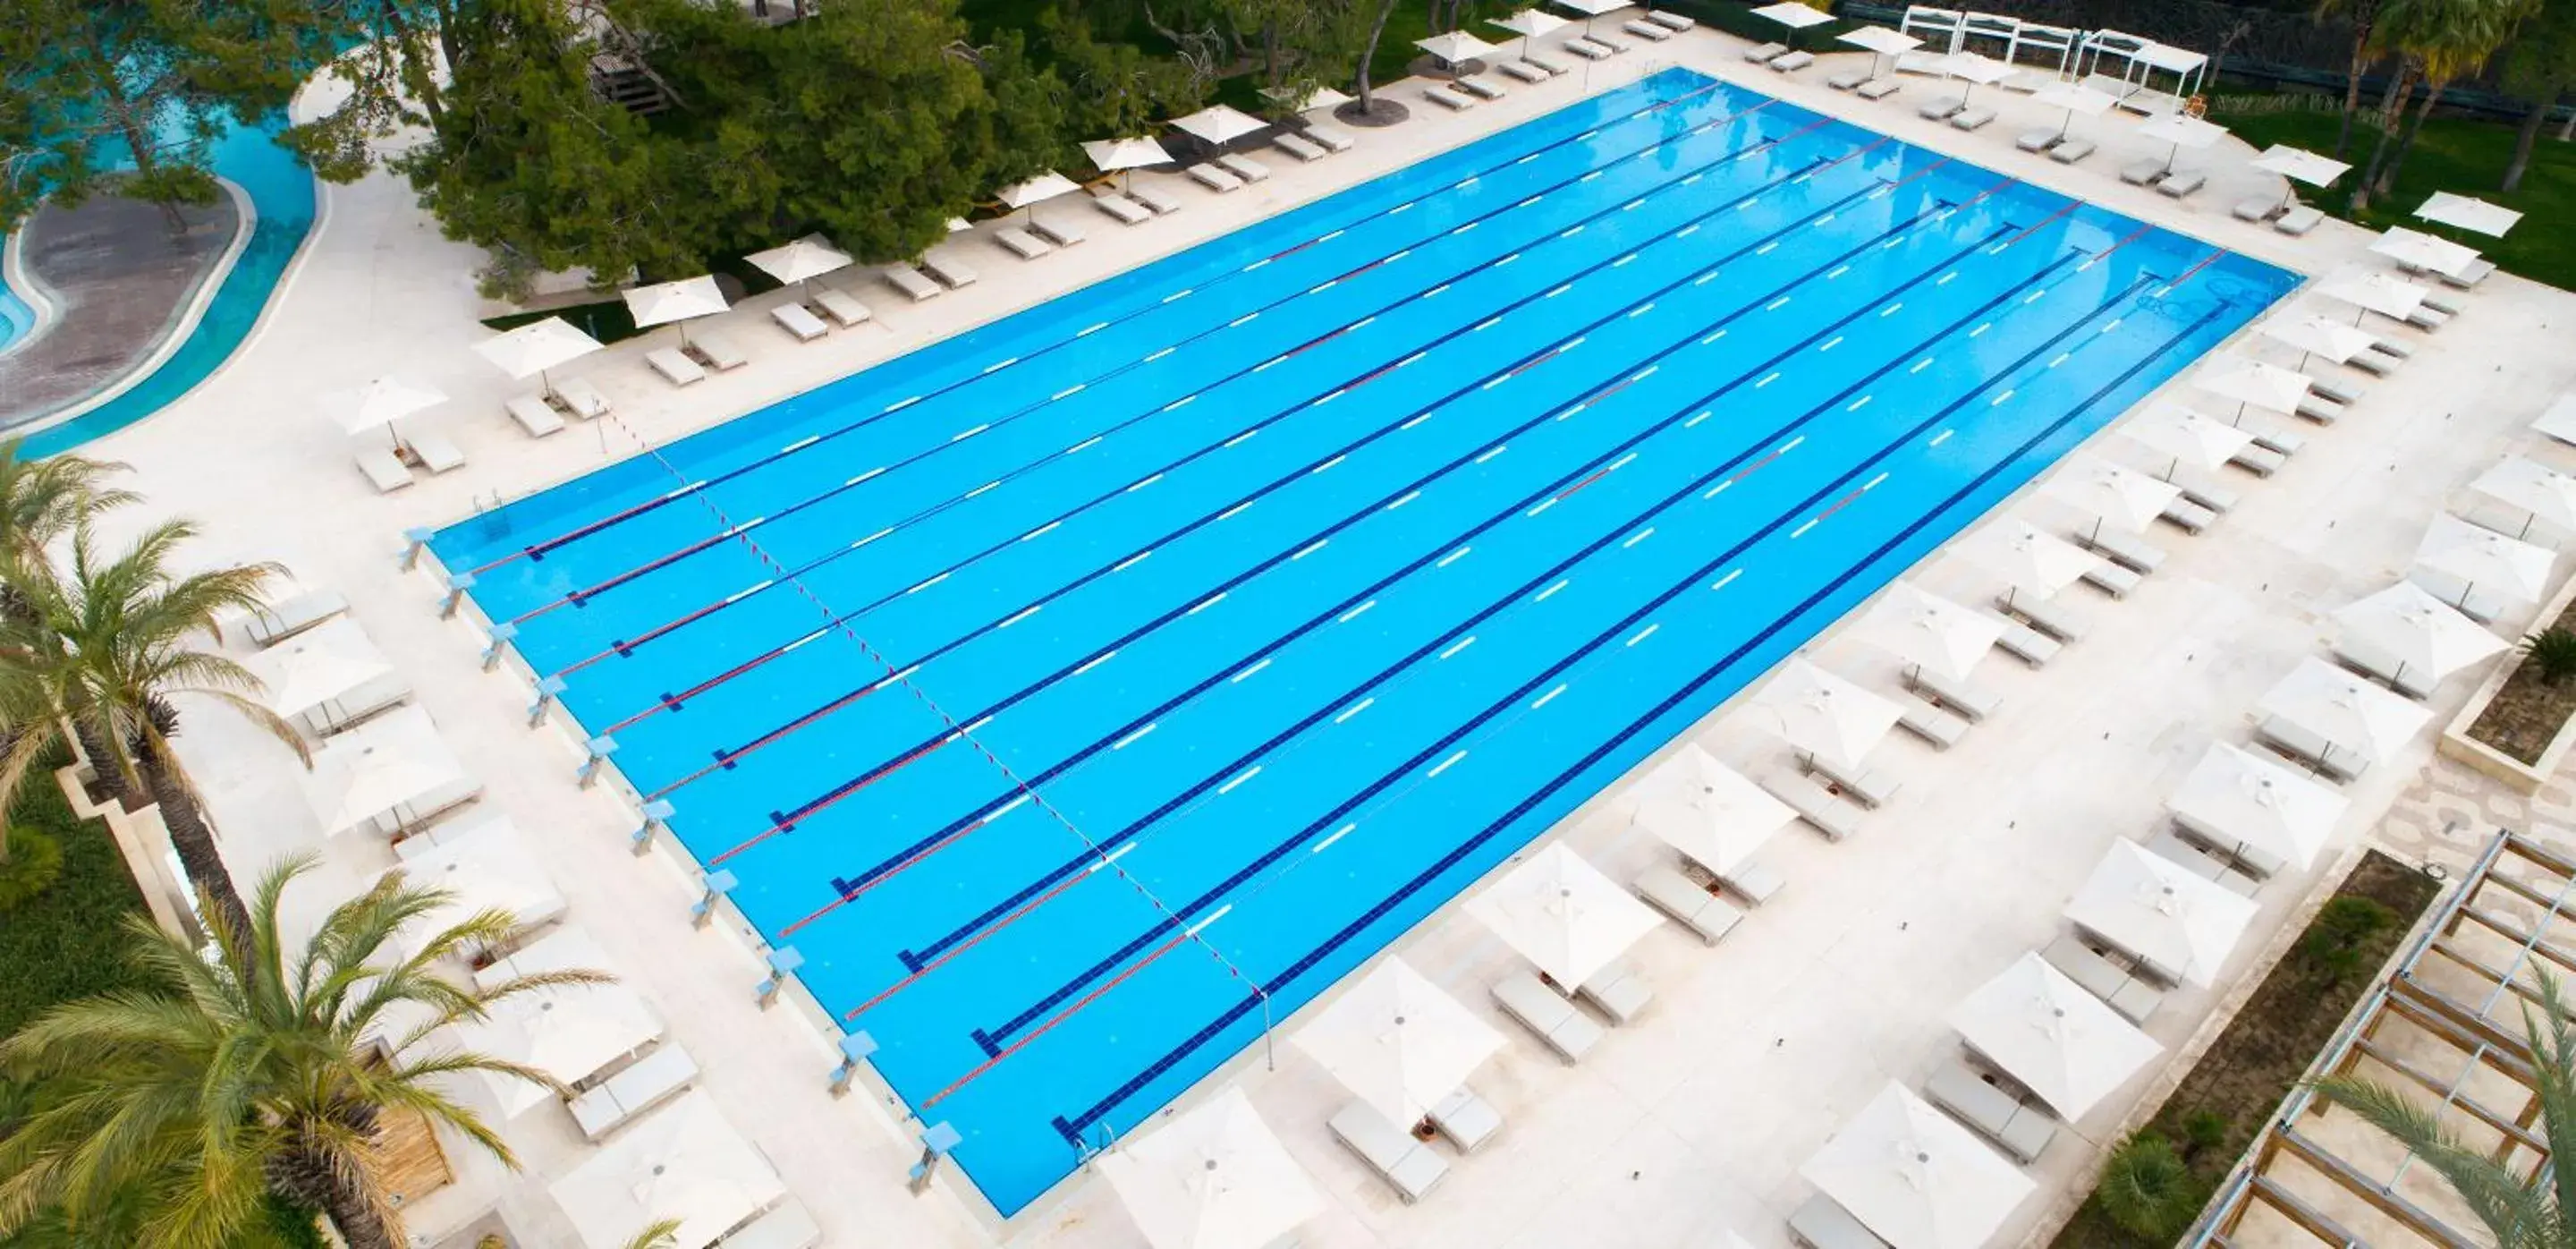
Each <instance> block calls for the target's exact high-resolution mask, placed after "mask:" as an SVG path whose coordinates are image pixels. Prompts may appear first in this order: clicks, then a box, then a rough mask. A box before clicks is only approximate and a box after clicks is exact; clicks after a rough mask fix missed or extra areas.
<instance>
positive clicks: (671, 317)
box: [618, 273, 730, 329]
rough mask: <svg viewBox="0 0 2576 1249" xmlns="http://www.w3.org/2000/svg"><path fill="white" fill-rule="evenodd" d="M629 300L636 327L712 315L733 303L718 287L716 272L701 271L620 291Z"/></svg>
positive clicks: (627, 301)
mask: <svg viewBox="0 0 2576 1249" xmlns="http://www.w3.org/2000/svg"><path fill="white" fill-rule="evenodd" d="M618 293H619V294H620V295H621V296H623V297H624V298H625V300H626V310H627V311H628V312H630V313H633V314H634V316H635V328H637V329H642V328H644V327H645V326H648V325H668V324H670V323H671V322H673V321H687V320H691V319H694V318H697V317H711V316H714V315H715V314H717V313H719V312H722V311H724V310H725V309H726V308H727V307H729V306H730V305H728V304H726V303H725V297H724V292H723V291H722V290H719V289H717V287H716V279H715V275H714V274H711V273H708V274H700V275H698V276H697V277H693V278H682V279H680V280H679V281H677V282H662V283H658V284H656V285H653V286H635V287H629V288H627V289H626V290H623V291H620V292H618Z"/></svg>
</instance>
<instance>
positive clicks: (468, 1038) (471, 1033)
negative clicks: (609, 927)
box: [456, 933, 664, 1119]
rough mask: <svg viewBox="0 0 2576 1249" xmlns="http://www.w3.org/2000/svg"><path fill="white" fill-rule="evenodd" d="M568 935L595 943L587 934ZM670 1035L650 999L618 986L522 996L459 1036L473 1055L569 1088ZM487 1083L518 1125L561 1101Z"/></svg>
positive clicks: (495, 1079)
mask: <svg viewBox="0 0 2576 1249" xmlns="http://www.w3.org/2000/svg"><path fill="white" fill-rule="evenodd" d="M565 935H566V936H572V935H581V936H583V937H584V939H585V940H586V939H587V934H571V933H567V934H565ZM559 939H560V938H549V940H559ZM663 1031H664V1028H663V1024H662V1020H661V1017H660V1016H658V1015H655V1014H654V1013H653V1008H652V1006H651V1005H649V1004H647V1003H646V1002H645V1001H644V996H643V995H642V994H640V993H637V992H636V991H635V990H634V989H633V988H631V987H629V986H627V985H624V984H618V983H613V982H612V983H606V984H577V985H561V986H555V987H549V988H543V989H531V990H529V991H527V992H525V993H514V994H511V995H510V996H508V997H505V998H503V999H501V1000H500V1001H499V1002H498V1003H496V1004H494V1005H493V1007H492V1008H491V1011H490V1013H489V1014H488V1015H487V1016H486V1017H485V1018H484V1019H483V1020H482V1021H480V1022H476V1023H466V1024H460V1025H458V1026H457V1029H456V1032H457V1037H458V1040H459V1041H460V1042H461V1043H462V1044H463V1045H464V1046H465V1048H467V1049H470V1050H473V1051H474V1052H476V1053H481V1054H489V1055H491V1056H492V1057H494V1058H498V1059H501V1060H503V1061H506V1062H514V1063H519V1064H521V1065H523V1066H528V1067H534V1068H536V1069H537V1070H539V1071H542V1072H544V1073H546V1074H547V1075H550V1076H553V1077H554V1078H555V1079H557V1080H560V1081H562V1082H564V1083H565V1084H579V1083H581V1082H582V1081H584V1080H587V1079H589V1078H591V1077H592V1076H595V1075H598V1074H599V1073H600V1072H602V1071H604V1070H606V1069H607V1068H608V1067H609V1065H610V1064H612V1063H615V1062H617V1061H618V1060H620V1059H622V1058H625V1057H626V1056H627V1055H629V1054H632V1053H634V1052H635V1051H637V1050H639V1049H642V1048H644V1047H645V1046H647V1045H650V1044H652V1043H653V1042H654V1041H656V1040H659V1039H660V1038H661V1036H662V1033H663ZM484 1080H485V1082H486V1083H487V1084H488V1085H489V1087H490V1088H491V1090H492V1096H493V1098H494V1100H496V1101H497V1102H498V1103H499V1104H500V1107H501V1117H502V1118H504V1119H515V1118H517V1117H519V1116H520V1115H523V1114H526V1113H527V1112H529V1111H531V1110H534V1109H536V1108H537V1107H538V1106H541V1105H543V1104H545V1103H546V1102H548V1101H552V1100H554V1097H555V1095H554V1094H553V1093H552V1092H550V1091H548V1090H547V1089H546V1087H545V1086H544V1085H540V1084H531V1083H529V1082H527V1081H525V1080H520V1079H515V1078H511V1077H505V1076H501V1075H498V1074H488V1073H487V1074H486V1075H485V1077H484Z"/></svg>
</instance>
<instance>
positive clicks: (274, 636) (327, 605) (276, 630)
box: [216, 590, 349, 647]
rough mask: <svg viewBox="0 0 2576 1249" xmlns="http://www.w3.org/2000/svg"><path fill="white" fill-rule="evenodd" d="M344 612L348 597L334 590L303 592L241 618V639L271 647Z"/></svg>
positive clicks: (254, 644)
mask: <svg viewBox="0 0 2576 1249" xmlns="http://www.w3.org/2000/svg"><path fill="white" fill-rule="evenodd" d="M347 610H349V599H348V596H347V595H344V594H342V593H340V592H339V591H338V590H306V591H305V592H303V593H302V594H298V595H295V596H294V597H292V598H288V599H284V600H282V601H279V602H275V603H271V604H269V605H268V606H266V607H262V608H260V609H259V610H257V611H254V612H252V613H250V614H249V615H248V616H245V617H243V618H242V621H241V631H242V636H243V637H246V638H249V639H250V643H251V645H253V646H260V647H267V646H274V645H276V644H278V643H279V642H283V641H285V640H286V639H288V638H291V637H293V636H295V635H296V634H298V633H302V632H304V631H305V630H306V629H310V628H312V627H313V626H315V625H318V624H320V623H322V622H323V621H325V620H329V619H331V618H332V617H334V616H337V615H339V614H340V613H342V612H345V611H347ZM216 636H217V637H218V638H221V637H222V634H221V632H220V631H219V632H218V633H217V634H216Z"/></svg>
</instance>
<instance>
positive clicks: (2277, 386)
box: [2191, 355, 2308, 418]
mask: <svg viewBox="0 0 2576 1249" xmlns="http://www.w3.org/2000/svg"><path fill="white" fill-rule="evenodd" d="M2191 380H2192V384H2193V385H2195V386H2198V387H2200V388H2201V389H2202V390H2206V391H2208V392H2209V393H2211V394H2213V395H2217V396H2218V397H2220V398H2222V399H2233V400H2235V401H2236V402H2237V403H2239V404H2252V405H2253V406H2255V407H2258V408H2266V409H2269V410H2271V411H2274V412H2296V411H2298V410H2299V405H2300V404H2302V403H2306V402H2307V401H2308V376H2307V374H2305V373H2300V372H2298V371H2296V370H2292V369H2285V368H2282V367H2281V366H2279V365H2277V364H2265V363H2263V362H2262V361H2260V360H2248V359H2246V358H2245V357H2243V356H2235V355H2227V356H2220V357H2219V358H2217V359H2216V360H2213V361H2211V362H2209V364H2208V365H2206V366H2204V367H2203V368H2202V369H2201V370H2200V372H2199V373H2197V374H2194V375H2193V377H2192V379H2191ZM2236 414H2237V416H2238V417H2240V418H2241V417H2243V416H2244V415H2245V411H2244V409H2243V408H2242V407H2239V408H2238V409H2237V413H2236Z"/></svg>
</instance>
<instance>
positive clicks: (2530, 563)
mask: <svg viewBox="0 0 2576 1249" xmlns="http://www.w3.org/2000/svg"><path fill="white" fill-rule="evenodd" d="M2556 563H2557V556H2556V555H2555V554H2554V553H2552V552H2551V551H2550V549H2549V548H2547V547H2545V546H2536V545H2534V544H2532V543H2529V542H2521V541H2517V540H2515V539H2512V538H2508V537H2506V536H2504V535H2503V534H2500V533H2497V532H2496V531H2494V530H2492V529H2485V528H2481V527H2479V526H2476V525H2472V524H2470V523H2469V522H2467V521H2465V520H2461V519H2460V518H2459V517H2456V516H2453V515H2451V514H2450V513H2448V512H2436V513H2434V514H2433V526H2432V528H2430V529H2427V530H2425V531H2424V541H2423V544H2422V545H2420V546H2417V547H2416V548H2415V566H2416V567H2418V568H2424V569H2429V570H2431V571H2433V572H2437V573H2441V574H2443V575H2444V576H2449V577H2457V578H2459V580H2460V583H2461V584H2460V596H2459V598H2458V599H2457V600H2455V601H2456V602H2458V603H2461V604H2466V603H2467V602H2468V601H2469V594H2470V592H2471V591H2473V590H2476V589H2477V588H2479V587H2481V586H2483V587H2485V588H2486V589H2487V590H2488V591H2489V592H2491V593H2495V594H2500V595H2502V596H2504V597H2505V598H2507V599H2509V600H2511V601H2513V602H2516V603H2531V602H2537V601H2539V600H2540V598H2541V596H2543V595H2545V594H2547V593H2548V592H2549V572H2550V569H2551V567H2552V566H2554V565H2555V564H2556Z"/></svg>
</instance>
